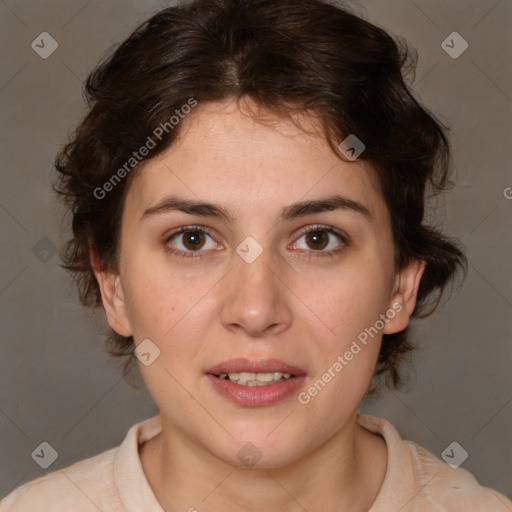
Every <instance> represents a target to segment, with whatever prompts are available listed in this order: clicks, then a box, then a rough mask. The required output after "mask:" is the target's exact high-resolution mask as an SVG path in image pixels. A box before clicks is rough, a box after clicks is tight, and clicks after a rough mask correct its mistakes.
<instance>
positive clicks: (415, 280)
mask: <svg viewBox="0 0 512 512" xmlns="http://www.w3.org/2000/svg"><path fill="white" fill-rule="evenodd" d="M425 265H426V262H425V261H419V260H413V261H411V263H409V264H408V265H407V266H406V267H405V268H403V269H402V270H401V271H400V272H399V273H398V274H397V276H396V279H395V287H394V292H393V294H392V298H391V301H390V309H392V310H393V312H394V315H393V316H391V315H389V319H390V320H389V321H388V322H387V324H386V326H385V327H384V329H383V333H384V334H393V333H395V332H399V331H403V330H404V329H405V328H406V327H407V325H408V324H409V319H410V317H411V315H412V312H413V311H414V308H415V307H416V299H417V296H418V289H419V286H420V282H421V278H422V276H423V272H424V271H425Z"/></svg>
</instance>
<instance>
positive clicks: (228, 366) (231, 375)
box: [206, 358, 306, 386]
mask: <svg viewBox="0 0 512 512" xmlns="http://www.w3.org/2000/svg"><path fill="white" fill-rule="evenodd" d="M206 373H207V374H209V375H213V376H214V377H217V378H219V379H223V380H229V381H231V382H233V383H235V384H240V385H242V386H268V385H271V384H275V383H276V382H283V381H285V380H289V379H295V378H297V377H302V376H305V375H306V372H305V371H304V370H302V369H301V368H298V367H297V366H292V365H290V364H288V363H285V362H283V361H280V360H278V359H267V360H265V361H250V360H248V359H243V358H238V359H230V360H229V361H225V362H223V363H220V364H218V365H215V366H213V367H211V368H209V369H208V370H206Z"/></svg>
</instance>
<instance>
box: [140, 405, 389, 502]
mask: <svg viewBox="0 0 512 512" xmlns="http://www.w3.org/2000/svg"><path fill="white" fill-rule="evenodd" d="M161 420H162V426H163V427H164V428H163V431H162V433H161V434H159V435H158V436H156V437H154V438H153V439H151V440H150V441H148V442H147V443H145V444H144V445H143V446H142V447H141V453H140V455H141V462H142V466H143V469H144V472H145V474H146V476H147V479H148V482H149V484H150V486H151V488H152V489H153V492H154V494H155V497H156V499H157V500H158V501H159V503H160V504H161V506H162V507H163V508H164V509H165V510H166V511H168V512H171V511H174V510H191V511H194V507H195V509H197V511H199V512H200V511H201V509H205V508H206V507H207V508H208V510H210V511H214V512H217V511H218V512H220V511H223V512H226V511H232V510H233V511H234V510H237V511H238V510H244V511H247V512H264V511H268V510H281V511H283V512H296V511H303V510H308V511H310V512H313V511H316V510H322V511H331V510H332V511H334V510H336V512H344V511H347V512H348V511H350V512H354V511H368V510H369V509H370V508H371V505H372V504H373V502H374V501H375V498H376V497H377V494H378V492H379V490H380V488H381V486H382V482H383V480H384V476H385V473H386V466H387V448H386V445H385V442H384V440H383V439H382V437H380V436H378V435H376V434H373V433H371V432H369V431H368V430H366V429H364V428H363V427H361V426H360V425H359V424H357V423H356V414H355V413H354V415H353V416H352V417H351V418H350V421H347V423H346V424H345V425H344V426H343V427H342V428H341V429H340V430H339V431H338V432H337V433H336V434H335V435H334V436H333V437H331V438H330V439H329V440H327V441H326V442H325V443H323V444H322V445H320V446H317V447H316V448H315V449H314V450H312V451H310V452H309V453H308V454H307V456H305V457H302V458H300V459H297V460H295V461H293V462H292V463H290V464H288V465H286V466H283V467H278V468H268V469H258V468H237V467H233V466H231V465H229V464H226V463H224V462H223V461H221V460H219V459H218V458H217V457H215V456H214V455H212V454H211V453H210V452H206V451H205V450H204V448H203V447H202V446H199V445H198V444H195V443H193V442H192V441H191V440H190V439H189V438H188V437H186V435H184V434H183V433H181V432H178V431H175V430H172V429H170V428H165V425H164V423H163V421H164V420H163V418H161Z"/></svg>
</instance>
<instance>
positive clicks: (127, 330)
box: [89, 249, 132, 337]
mask: <svg viewBox="0 0 512 512" xmlns="http://www.w3.org/2000/svg"><path fill="white" fill-rule="evenodd" d="M89 258H90V261H91V265H92V269H93V272H94V275H95V276H96V280H97V281H98V285H99V287H100V292H101V300H102V302H103V308H104V309H105V314H106V316H107V321H108V324H109V325H110V327H111V328H112V329H114V331H116V332H117V333H118V334H120V335H121V336H126V337H129V336H131V335H132V329H131V327H130V322H129V321H128V316H127V314H126V306H125V300H124V292H123V288H122V286H121V280H120V278H119V274H118V273H117V272H115V271H112V270H101V269H100V265H99V260H98V258H97V256H96V254H95V253H94V251H93V250H92V249H91V250H90V251H89Z"/></svg>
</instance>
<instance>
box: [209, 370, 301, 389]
mask: <svg viewBox="0 0 512 512" xmlns="http://www.w3.org/2000/svg"><path fill="white" fill-rule="evenodd" d="M219 378H220V379H226V380H230V381H231V382H234V383H235V384H241V385H243V386H267V385H269V384H275V383H276V382H281V381H282V380H283V379H289V378H291V374H290V373H281V372H269V373H251V372H240V373H229V374H226V373H221V374H220V375H219Z"/></svg>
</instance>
